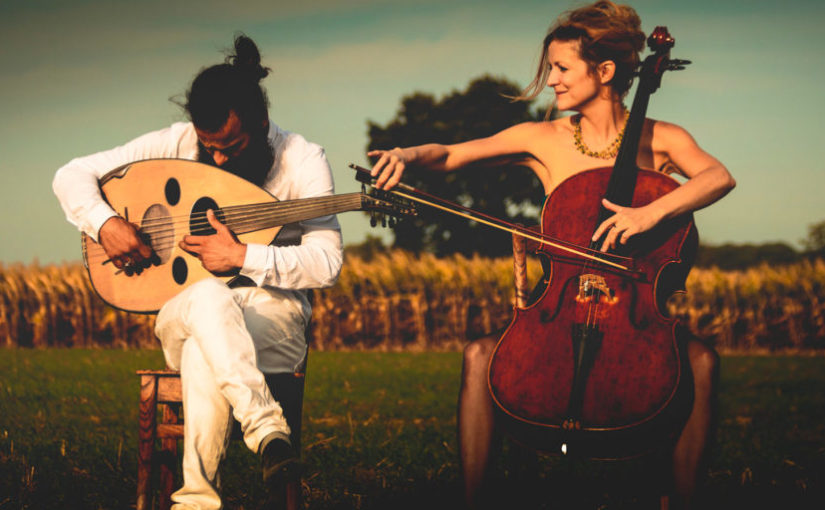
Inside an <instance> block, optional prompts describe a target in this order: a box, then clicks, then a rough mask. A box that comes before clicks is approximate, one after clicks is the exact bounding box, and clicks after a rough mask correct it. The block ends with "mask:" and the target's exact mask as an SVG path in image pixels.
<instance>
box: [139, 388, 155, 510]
mask: <svg viewBox="0 0 825 510" xmlns="http://www.w3.org/2000/svg"><path fill="white" fill-rule="evenodd" d="M157 399H158V386H157V377H156V376H154V375H142V376H141V377H140V415H139V422H138V423H139V425H138V426H139V429H138V478H137V504H136V505H135V508H136V509H137V510H149V508H150V507H151V503H152V500H151V494H150V491H151V472H152V453H153V452H154V449H155V425H156V423H157V422H156V418H157V416H156V414H157Z"/></svg>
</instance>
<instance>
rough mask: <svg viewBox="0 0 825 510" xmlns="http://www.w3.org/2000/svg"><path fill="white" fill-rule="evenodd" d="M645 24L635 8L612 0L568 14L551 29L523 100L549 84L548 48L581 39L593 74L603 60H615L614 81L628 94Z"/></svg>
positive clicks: (583, 55)
mask: <svg viewBox="0 0 825 510" xmlns="http://www.w3.org/2000/svg"><path fill="white" fill-rule="evenodd" d="M641 25H642V22H641V20H640V19H639V15H638V14H636V11H635V10H634V9H633V8H632V7H630V6H628V5H617V4H615V3H613V2H611V1H610V0H599V1H598V2H596V3H594V4H592V5H588V6H585V7H581V8H579V9H575V10H573V11H569V12H567V13H565V14H564V15H562V16H561V17H560V18H559V19H558V20H556V23H555V24H553V26H551V27H550V30H549V31H548V32H547V36H545V38H544V42H543V43H542V53H541V61H540V62H539V68H538V71H537V73H536V77H535V78H534V79H533V82H532V83H531V84H530V85H528V86H527V88H526V89H525V90H524V92H523V93H522V95H521V97H520V99H533V98H535V97H536V96H538V95H539V93H540V92H541V91H542V89H543V88H544V87H545V85H546V83H547V77H548V75H549V74H550V68H549V67H548V65H547V50H548V46H549V45H550V43H551V42H553V41H579V44H580V46H579V54H580V56H581V58H582V59H583V60H584V61H585V62H587V63H588V65H589V67H590V72H591V73H594V72H595V71H596V68H597V67H598V65H599V64H600V63H602V62H604V61H605V60H612V61H613V62H614V63H615V64H616V72H615V74H614V76H613V79H612V80H611V82H610V84H611V85H612V86H613V90H615V91H616V92H617V93H618V94H619V95H620V96H622V97H624V96H625V95H626V94H627V91H628V90H630V85H631V84H632V82H633V75H634V72H635V71H636V68H637V67H638V66H639V52H641V51H642V49H644V44H645V34H644V32H642V29H641Z"/></svg>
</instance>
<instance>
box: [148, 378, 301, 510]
mask: <svg viewBox="0 0 825 510" xmlns="http://www.w3.org/2000/svg"><path fill="white" fill-rule="evenodd" d="M137 375H139V376H140V415H139V423H140V429H139V432H138V478H137V504H136V509H137V510H150V509H151V508H153V506H154V505H153V501H152V495H153V491H152V486H151V485H152V479H153V472H154V470H155V468H156V466H157V467H158V468H159V470H160V472H159V482H160V483H159V495H158V508H159V509H160V510H168V509H169V508H170V507H171V504H172V501H171V495H172V492H173V490H174V487H175V483H174V477H175V476H174V473H175V471H176V469H177V464H178V440H180V439H183V415H182V413H181V404H182V396H181V395H182V394H181V381H180V372H178V371H176V370H138V371H137ZM266 383H267V386H269V389H270V391H271V392H272V395H273V397H275V400H277V401H278V402H279V403H280V404H281V407H282V408H283V412H284V417H285V418H286V421H287V423H288V424H289V427H290V429H291V434H290V440H291V441H292V445H293V446H294V448H295V451H296V452H298V454H299V455H300V451H301V419H302V416H301V415H302V405H303V399H304V373H303V372H296V373H294V374H290V373H284V374H269V375H266ZM235 429H236V430H234V431H233V437H236V436H238V437H240V436H239V432H240V427H239V426H238V424H237V423H236V424H235ZM156 439H158V440H160V452H156V451H155V440H156ZM300 501H301V484H300V481H299V480H296V481H292V482H289V483H288V484H287V487H286V501H285V502H284V503H285V505H284V507H285V508H287V509H290V510H293V509H297V508H298V507H299V506H300Z"/></svg>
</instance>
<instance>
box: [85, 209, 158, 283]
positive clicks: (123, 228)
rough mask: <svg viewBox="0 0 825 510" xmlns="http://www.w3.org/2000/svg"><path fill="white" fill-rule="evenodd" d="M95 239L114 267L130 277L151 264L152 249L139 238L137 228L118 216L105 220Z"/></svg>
mask: <svg viewBox="0 0 825 510" xmlns="http://www.w3.org/2000/svg"><path fill="white" fill-rule="evenodd" d="M97 238H98V241H99V242H100V245H101V246H103V250H104V251H105V252H106V255H108V256H109V259H110V260H111V261H112V263H113V264H114V265H115V267H116V268H118V269H123V270H125V271H126V272H127V274H128V275H130V276H131V275H132V274H134V273H135V272H139V271H140V270H141V269H142V268H144V267H147V266H148V265H149V264H150V263H151V259H152V249H151V248H149V246H147V245H146V243H144V242H143V239H141V238H140V233H139V232H138V229H137V227H136V226H135V225H133V224H131V223H129V222H128V221H126V220H124V219H123V218H121V217H120V216H112V217H111V218H109V219H108V220H106V222H105V223H103V226H102V227H100V231H98V233H97Z"/></svg>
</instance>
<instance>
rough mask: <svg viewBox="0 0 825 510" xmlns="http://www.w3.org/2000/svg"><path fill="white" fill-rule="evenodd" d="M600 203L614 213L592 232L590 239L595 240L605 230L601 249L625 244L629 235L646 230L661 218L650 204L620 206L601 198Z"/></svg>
mask: <svg viewBox="0 0 825 510" xmlns="http://www.w3.org/2000/svg"><path fill="white" fill-rule="evenodd" d="M602 205H604V207H605V208H606V209H608V210H610V211H613V212H614V213H615V214H614V215H613V216H611V217H609V218H607V219H606V220H604V221H603V222H602V224H601V225H599V228H597V229H596V232H595V233H594V234H593V238H592V240H593V241H596V240H597V239H599V238H600V237H601V236H602V235H604V234H605V232H607V235H605V237H604V242H603V243H602V246H601V248H600V250H601V251H607V250H608V249H613V248H615V247H616V245H617V243H621V244H627V241H628V240H629V239H630V238H631V237H633V236H634V235H636V234H641V233H642V232H647V231H648V230H650V229H652V228H653V227H655V226H656V224H657V223H659V221H661V219H662V217H661V215H659V214H658V213H657V212H656V209H655V208H654V207H651V205H652V204H648V205H646V206H644V207H622V206H619V205H616V204H614V203H613V202H610V201H609V200H607V199H606V198H603V199H602Z"/></svg>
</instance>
